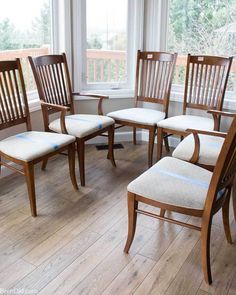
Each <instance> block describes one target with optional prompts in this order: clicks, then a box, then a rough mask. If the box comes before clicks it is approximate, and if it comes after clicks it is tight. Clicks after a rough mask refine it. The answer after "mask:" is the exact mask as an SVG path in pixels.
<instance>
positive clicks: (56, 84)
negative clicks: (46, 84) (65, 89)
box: [51, 64, 63, 105]
mask: <svg viewBox="0 0 236 295" xmlns="http://www.w3.org/2000/svg"><path fill="white" fill-rule="evenodd" d="M55 67H56V64H55V65H52V66H51V69H52V75H53V77H54V85H55V90H56V97H57V101H58V102H59V104H61V105H63V101H62V99H61V96H60V92H59V85H58V76H57V74H56V71H55Z"/></svg>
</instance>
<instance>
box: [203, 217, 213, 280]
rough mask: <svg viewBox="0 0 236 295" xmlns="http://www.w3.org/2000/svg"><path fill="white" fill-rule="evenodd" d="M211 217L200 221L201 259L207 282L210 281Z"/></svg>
mask: <svg viewBox="0 0 236 295" xmlns="http://www.w3.org/2000/svg"><path fill="white" fill-rule="evenodd" d="M211 223H212V217H209V218H206V221H204V222H203V223H202V230H201V260H202V269H203V274H204V278H205V281H206V283H207V284H209V285H210V284H211V283H212V275H211V264H210V238H211Z"/></svg>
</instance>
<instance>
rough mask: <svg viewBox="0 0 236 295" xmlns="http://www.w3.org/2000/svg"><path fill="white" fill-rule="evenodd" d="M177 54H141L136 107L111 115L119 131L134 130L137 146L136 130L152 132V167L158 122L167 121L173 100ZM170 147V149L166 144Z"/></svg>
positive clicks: (150, 143) (150, 144)
mask: <svg viewBox="0 0 236 295" xmlns="http://www.w3.org/2000/svg"><path fill="white" fill-rule="evenodd" d="M176 58H177V54H176V53H175V54H170V53H166V52H145V51H143V52H141V51H138V54H137V67H136V83H135V102H134V108H130V109H124V110H119V111H114V112H111V113H108V114H107V116H109V117H111V118H113V119H114V120H115V122H116V124H119V126H118V127H116V129H117V128H120V127H123V126H131V127H133V142H134V144H136V129H137V128H141V129H147V130H148V131H149V147H148V165H149V167H150V166H152V158H153V147H154V140H155V133H156V123H157V122H158V121H160V120H163V119H165V118H167V116H168V107H169V97H170V90H171V84H172V78H173V73H174V68H175V63H176ZM139 102H149V103H155V104H159V105H162V111H158V110H154V109H148V108H141V107H138V103H139ZM166 148H167V149H168V150H169V147H168V145H167V142H166Z"/></svg>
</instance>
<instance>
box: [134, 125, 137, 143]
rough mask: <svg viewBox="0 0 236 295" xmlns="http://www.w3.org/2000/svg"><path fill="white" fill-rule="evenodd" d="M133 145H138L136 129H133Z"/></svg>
mask: <svg viewBox="0 0 236 295" xmlns="http://www.w3.org/2000/svg"><path fill="white" fill-rule="evenodd" d="M133 144H137V137H136V127H133Z"/></svg>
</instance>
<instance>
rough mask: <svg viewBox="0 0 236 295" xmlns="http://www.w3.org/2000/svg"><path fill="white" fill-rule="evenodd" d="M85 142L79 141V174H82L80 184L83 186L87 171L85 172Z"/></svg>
mask: <svg viewBox="0 0 236 295" xmlns="http://www.w3.org/2000/svg"><path fill="white" fill-rule="evenodd" d="M84 146H85V143H84V140H83V139H80V138H78V139H77V153H78V160H79V173H80V183H81V186H85V171H84V157H85V155H84Z"/></svg>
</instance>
